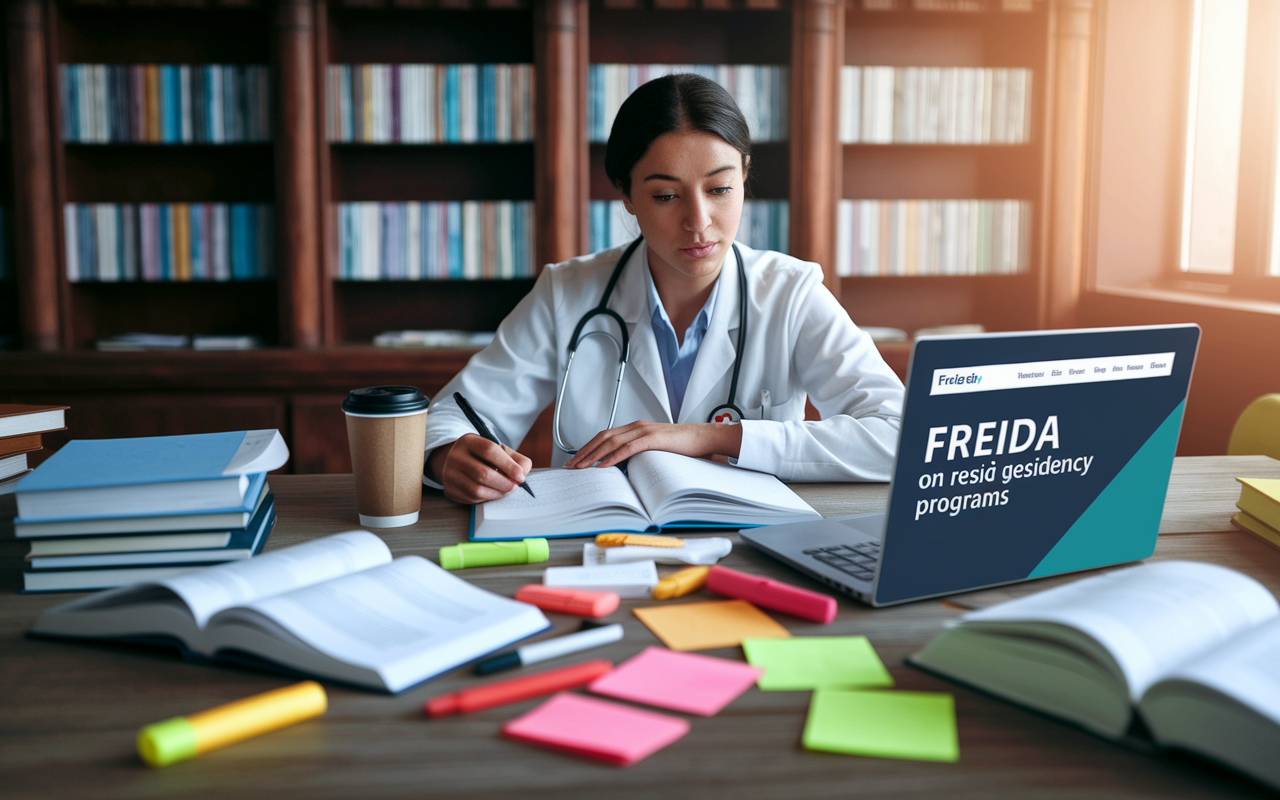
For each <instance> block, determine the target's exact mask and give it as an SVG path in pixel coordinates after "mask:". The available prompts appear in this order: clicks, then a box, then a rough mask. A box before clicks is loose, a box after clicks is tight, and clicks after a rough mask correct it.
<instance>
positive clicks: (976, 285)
mask: <svg viewBox="0 0 1280 800" xmlns="http://www.w3.org/2000/svg"><path fill="white" fill-rule="evenodd" d="M975 5H976V6H978V7H979V8H980V10H977V11H933V10H918V9H917V8H916V7H915V6H916V4H914V3H906V2H903V3H899V4H896V7H895V8H891V9H885V10H881V9H879V8H878V7H877V6H878V4H875V3H865V2H862V1H861V0H851V2H850V3H849V5H848V7H847V10H846V15H845V36H844V57H843V63H845V64H849V65H857V66H885V67H991V68H1023V69H1029V70H1030V71H1031V75H1032V82H1031V103H1030V109H1029V112H1028V113H1029V114H1030V120H1031V125H1030V128H1031V132H1030V139H1029V141H1028V142H1027V143H1025V144H843V145H842V146H841V148H840V151H839V157H840V160H841V168H840V172H841V178H842V189H841V197H843V198H845V199H850V200H947V199H965V200H967V199H976V200H1024V201H1028V202H1030V203H1031V208H1032V224H1031V247H1030V252H1031V259H1030V263H1029V264H1028V271H1027V272H1026V273H1024V274H1015V275H954V276H894V277H889V276H857V277H846V278H843V279H842V284H843V290H844V291H843V292H842V297H843V298H844V303H845V306H846V307H847V308H848V309H849V313H850V315H851V316H853V318H854V319H855V320H856V321H858V322H860V323H863V324H867V325H887V326H891V327H897V328H903V329H905V330H907V331H912V330H916V329H918V328H921V327H926V326H934V325H950V324H962V323H975V322H976V323H979V324H982V325H984V326H985V327H986V328H987V329H988V330H1018V329H1026V328H1034V327H1036V326H1037V324H1038V322H1039V309H1038V297H1039V278H1038V273H1039V272H1040V271H1041V270H1040V262H1041V260H1042V259H1041V258H1040V257H1039V254H1040V253H1041V252H1042V247H1043V241H1044V240H1043V231H1044V226H1043V222H1044V208H1045V207H1046V205H1047V201H1048V199H1049V198H1048V196H1047V194H1046V191H1045V190H1046V188H1047V187H1046V182H1045V163H1046V157H1047V154H1046V147H1047V141H1048V136H1047V125H1048V124H1049V121H1050V119H1051V117H1050V115H1049V113H1048V109H1050V108H1051V107H1052V103H1051V96H1050V91H1049V87H1050V83H1049V81H1048V78H1047V76H1048V75H1049V74H1050V72H1051V65H1052V59H1053V57H1054V48H1053V42H1052V36H1051V29H1052V18H1053V16H1052V15H1053V11H1052V9H1051V4H1050V3H1048V2H1034V3H1027V4H1015V6H1014V10H1006V9H1005V4H1004V3H1001V2H997V1H996V0H992V1H991V2H988V3H985V4H975ZM868 6H870V8H869V7H868Z"/></svg>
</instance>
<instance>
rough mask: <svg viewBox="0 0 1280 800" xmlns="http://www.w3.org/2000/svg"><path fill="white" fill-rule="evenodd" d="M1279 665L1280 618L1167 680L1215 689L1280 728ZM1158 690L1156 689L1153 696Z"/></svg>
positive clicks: (1185, 666) (1230, 643)
mask: <svg viewBox="0 0 1280 800" xmlns="http://www.w3.org/2000/svg"><path fill="white" fill-rule="evenodd" d="M1277 664H1280V617H1277V618H1275V619H1272V620H1271V621H1270V622H1267V623H1266V624H1264V625H1261V626H1259V627H1257V628H1254V629H1252V630H1249V631H1246V632H1244V633H1243V634H1241V635H1239V636H1237V637H1235V638H1234V639H1232V640H1231V641H1229V642H1227V643H1226V644H1224V645H1222V646H1221V647H1218V648H1215V649H1214V650H1213V651H1211V652H1207V653H1205V654H1203V655H1201V656H1199V657H1198V658H1194V659H1192V660H1190V661H1188V662H1187V663H1185V664H1183V665H1182V666H1180V667H1178V668H1177V669H1175V670H1173V671H1172V672H1171V673H1169V674H1168V675H1167V676H1166V679H1167V680H1175V681H1176V680H1183V681H1188V682H1191V683H1198V684H1201V685H1203V686H1208V687H1210V688H1212V689H1216V690H1217V691H1219V692H1221V693H1222V694H1225V695H1226V696H1227V697H1232V698H1235V699H1236V700H1237V701H1239V702H1240V703H1241V704H1242V705H1245V706H1248V707H1249V708H1252V709H1253V710H1255V711H1257V712H1258V713H1259V714H1262V715H1263V716H1264V717H1267V718H1268V719H1270V720H1271V721H1272V722H1274V723H1276V724H1277V725H1280V674H1277V672H1276V665H1277ZM1159 689H1160V687H1159V686H1157V687H1155V688H1154V689H1153V693H1154V692H1156V691H1159ZM1144 702H1145V701H1144Z"/></svg>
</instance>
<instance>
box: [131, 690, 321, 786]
mask: <svg viewBox="0 0 1280 800" xmlns="http://www.w3.org/2000/svg"><path fill="white" fill-rule="evenodd" d="M328 705H329V701H328V698H327V697H326V696H325V693H324V689H323V688H321V686H320V684H318V683H316V682H315V681H303V682H302V683H295V684H294V685H292V686H286V687H284V688H283V689H275V690H274V691H270V692H263V693H262V694H256V695H254V696H253V697H246V698H245V699H243V700H236V701H235V702H232V703H227V704H226V705H222V706H218V707H217V708H211V709H209V710H207V711H201V712H199V713H198V714H191V715H189V716H185V717H174V718H173V719H167V720H165V721H163V722H156V723H153V724H151V725H147V726H146V727H144V728H142V730H140V731H138V755H140V756H142V760H143V761H145V762H147V763H148V764H150V765H151V766H153V767H167V766H169V765H170V764H176V763H177V762H179V761H186V760H187V759H188V758H195V757H196V756H198V755H203V754H204V753H208V752H210V751H213V750H217V749H218V748H220V747H226V746H227V745H229V744H235V743H236V742H241V741H244V740H245V739H250V738H252V737H254V736H258V735H260V734H263V733H270V732H271V731H274V730H278V729H280V728H285V727H288V726H289V725H293V724H294V723H296V722H302V721H303V720H305V719H310V718H312V717H318V716H320V715H321V714H323V713H324V712H325V709H326V708H327V707H328Z"/></svg>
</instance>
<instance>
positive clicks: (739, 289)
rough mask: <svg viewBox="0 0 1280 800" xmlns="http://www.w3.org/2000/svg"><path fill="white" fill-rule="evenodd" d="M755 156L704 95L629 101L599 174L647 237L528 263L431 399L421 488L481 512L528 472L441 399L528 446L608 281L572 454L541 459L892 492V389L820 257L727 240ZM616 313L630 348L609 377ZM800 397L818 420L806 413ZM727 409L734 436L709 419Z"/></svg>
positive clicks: (579, 372) (580, 389)
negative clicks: (687, 464)
mask: <svg viewBox="0 0 1280 800" xmlns="http://www.w3.org/2000/svg"><path fill="white" fill-rule="evenodd" d="M749 164H750V138H749V135H748V131H747V124H746V121H745V120H744V119H743V117H742V113H741V112H740V111H739V110H738V107H737V105H736V104H735V103H734V101H733V99H732V97H731V96H730V95H729V94H728V92H726V91H725V90H724V89H723V88H721V87H720V86H719V85H717V84H716V83H714V82H712V81H709V80H706V79H704V78H700V77H698V76H695V75H673V76H667V77H664V78H659V79H656V80H654V81H650V82H649V83H646V84H644V85H643V86H641V87H640V88H639V89H637V90H636V91H635V92H634V93H632V95H631V96H630V97H629V98H628V99H627V100H626V102H625V103H623V105H622V107H621V109H620V110H619V112H618V116H617V118H616V119H615V121H614V124H613V128H612V130H611V132H610V135H609V143H608V145H607V149H606V155H605V171H606V173H607V174H608V176H609V179H610V180H611V181H612V182H613V184H614V185H615V186H617V187H618V189H619V191H620V192H621V193H622V198H623V202H624V203H625V204H626V208H627V211H628V212H630V213H631V214H633V215H635V218H636V222H637V223H638V226H639V228H640V233H641V237H642V239H641V240H637V242H634V243H632V246H630V247H626V248H623V247H619V248H614V249H612V250H606V251H602V252H599V253H595V254H592V255H589V256H583V257H581V258H576V259H572V260H570V261H566V262H563V263H560V264H552V265H549V266H548V267H546V268H545V269H544V270H543V271H542V274H541V275H540V276H539V278H538V280H537V283H536V284H535V285H534V288H533V290H532V291H531V292H530V293H529V294H528V295H527V296H526V297H525V298H524V299H523V300H521V301H520V304H519V305H517V306H516V308H515V310H514V311H512V312H511V314H510V315H509V316H508V317H507V318H506V319H505V320H503V322H502V324H501V325H500V326H499V328H498V332H497V336H496V337H495V338H494V340H493V343H492V344H490V345H489V346H488V347H486V348H485V349H484V350H483V351H482V352H480V353H478V354H476V355H475V357H473V358H472V359H471V361H470V362H469V363H468V364H467V366H466V367H465V368H464V369H463V370H462V372H460V373H458V375H457V376H456V377H454V379H453V380H451V381H450V382H449V384H448V385H447V386H445V387H444V389H443V390H441V392H440V393H439V395H437V397H436V400H435V402H433V403H432V404H431V411H430V413H429V414H428V415H427V444H426V449H427V453H426V463H425V468H424V471H423V480H424V482H425V483H427V484H428V485H432V486H437V487H442V488H443V489H444V492H445V494H446V495H447V496H449V497H451V498H453V499H454V500H457V501H459V502H463V503H476V502H482V501H485V500H491V499H495V498H498V497H501V496H503V495H505V494H507V493H508V492H510V491H512V490H513V489H514V488H515V487H516V486H517V485H518V484H519V483H520V482H521V481H523V480H524V477H525V475H526V474H527V473H528V472H529V469H530V467H531V462H530V461H529V459H528V458H526V457H525V456H524V455H522V454H520V453H517V452H515V451H514V450H512V449H511V448H509V447H505V446H499V445H496V444H493V443H492V442H489V441H487V440H485V439H483V438H481V437H480V436H477V435H476V432H475V429H474V428H473V427H472V426H471V424H470V423H469V422H468V421H467V418H466V417H465V416H464V414H463V413H462V411H461V410H460V409H459V408H458V406H457V404H456V403H455V401H454V399H453V393H454V392H461V394H462V395H463V396H464V397H466V398H467V399H468V400H469V401H470V403H471V405H472V406H473V407H474V408H475V410H476V411H477V412H478V413H479V414H480V415H481V416H483V417H484V418H485V419H486V420H488V422H489V425H490V427H491V428H492V430H493V432H494V433H495V434H496V435H497V436H498V438H500V439H502V440H503V441H505V442H519V441H521V440H523V438H524V436H525V434H526V433H527V432H528V430H529V428H530V427H531V426H532V425H533V423H534V421H535V420H536V419H537V417H538V415H539V414H540V413H541V412H542V411H543V409H545V408H546V407H547V406H548V405H550V404H551V403H552V402H554V401H555V399H556V394H557V390H558V389H559V387H560V384H561V381H562V380H564V375H565V368H566V364H567V362H568V360H569V356H570V342H571V340H572V338H573V336H574V330H575V328H576V327H577V326H578V324H579V321H580V320H581V319H582V318H583V316H584V315H585V314H587V313H588V312H589V311H591V310H592V309H594V308H596V307H597V306H598V305H599V304H601V298H602V297H603V296H604V295H605V293H606V289H607V287H608V285H609V283H610V278H611V276H613V275H614V274H615V273H616V275H617V277H616V282H615V285H614V286H613V289H612V291H611V292H609V293H608V294H609V296H608V300H607V304H606V307H607V308H608V309H610V310H612V311H613V312H615V313H616V314H617V317H613V316H611V315H607V314H596V315H594V316H593V317H592V318H591V320H590V321H589V322H588V323H587V324H586V325H585V326H584V331H583V335H581V336H580V337H579V340H578V348H577V350H576V355H575V356H574V360H573V366H572V370H571V372H570V374H569V376H568V379H567V381H566V383H565V386H564V390H563V399H562V401H561V402H562V406H561V408H560V413H559V415H558V427H557V434H558V437H559V441H560V443H561V444H563V445H564V447H565V448H566V449H565V450H560V449H557V451H556V452H555V454H554V456H553V461H554V463H555V464H557V465H563V466H565V467H568V468H578V469H584V468H591V467H611V466H613V465H616V464H618V463H620V462H621V461H623V460H625V459H627V458H629V457H630V456H632V455H635V454H636V453H638V452H641V451H643V450H667V451H670V452H675V453H682V454H685V455H689V456H695V457H720V458H723V459H727V460H728V462H729V463H730V464H735V465H736V466H739V467H742V468H745V469H752V470H758V471H762V472H769V473H772V474H774V475H777V476H778V477H779V478H782V479H784V480H801V481H845V480H848V481H886V480H888V479H889V477H890V471H891V469H892V466H893V460H894V450H895V447H896V445H897V439H898V429H899V425H900V420H901V414H902V397H903V389H902V384H901V382H900V381H899V380H898V378H897V376H895V375H894V373H893V372H892V370H890V369H889V367H888V366H887V365H886V364H885V363H884V360H883V359H882V358H881V357H880V354H879V352H878V351H877V350H876V348H875V345H874V344H873V343H872V342H871V339H870V337H869V336H867V335H866V334H865V333H863V332H862V331H860V330H858V328H857V327H856V326H855V325H854V324H853V322H852V321H851V320H850V319H849V316H848V314H847V313H846V312H845V310H844V309H843V308H842V307H841V306H840V304H839V303H838V302H837V301H836V299H835V298H834V297H833V296H832V295H831V293H830V292H829V291H827V289H826V287H825V286H823V283H822V270H821V268H820V267H819V266H818V265H817V264H813V263H808V262H804V261H800V260H798V259H795V258H792V257H790V256H787V255H784V254H782V253H776V252H772V251H762V250H753V249H751V248H749V247H746V246H744V245H741V244H737V243H735V242H734V237H735V235H736V233H737V230H738V222H739V220H740V218H741V215H742V202H743V198H744V192H743V187H744V183H745V181H746V175H747V169H748V167H749ZM627 251H630V252H629V255H627ZM624 255H627V257H626V258H625V260H623V256H624ZM743 278H745V285H743V282H742V279H743ZM744 306H745V311H746V321H745V324H746V326H747V327H746V330H745V331H743V330H742V325H743V324H744V321H743V319H742V311H743V307H744ZM618 319H620V320H621V321H622V323H623V324H625V326H626V336H627V339H629V359H628V363H627V366H626V369H625V373H624V377H623V380H622V382H621V384H620V385H619V384H618V383H617V382H616V377H617V373H618V363H619V345H620V343H621V340H622V338H623V336H622V333H623V332H622V331H621V330H620V329H619V324H618V322H617V320H618ZM591 331H601V332H607V333H608V334H609V336H610V337H611V338H605V337H604V336H586V335H585V334H586V333H589V332H591ZM744 333H745V337H744V336H743V334H744ZM739 345H741V346H739ZM735 377H736V380H735ZM735 384H736V385H735ZM615 391H616V393H617V410H616V413H615V415H614V418H613V421H612V422H613V424H612V426H611V425H610V424H609V423H610V411H611V409H612V408H613V402H614V394H615ZM731 395H732V397H731ZM806 398H807V399H809V400H811V401H812V402H813V405H814V407H815V408H816V409H817V410H818V413H819V414H820V415H821V417H822V419H821V421H806V420H805V419H804V416H805V400H806ZM730 410H732V411H733V412H736V413H725V412H726V411H730ZM739 414H740V415H741V422H740V423H739V424H722V422H724V421H730V422H737V417H738V416H739ZM713 418H715V419H719V420H721V422H716V421H712V420H713ZM569 451H576V452H572V453H571V452H569Z"/></svg>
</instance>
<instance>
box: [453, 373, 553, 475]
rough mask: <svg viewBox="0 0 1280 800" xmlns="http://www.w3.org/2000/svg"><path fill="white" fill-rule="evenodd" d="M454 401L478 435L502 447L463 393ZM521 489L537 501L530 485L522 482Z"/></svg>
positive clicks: (457, 395)
mask: <svg viewBox="0 0 1280 800" xmlns="http://www.w3.org/2000/svg"><path fill="white" fill-rule="evenodd" d="M453 399H454V400H456V401H457V402H458V408H460V409H462V413H463V414H466V415H467V419H468V420H470V421H471V424H472V426H473V427H475V429H476V433H478V434H480V435H481V436H483V437H484V438H486V439H488V440H489V441H491V442H493V443H494V444H496V445H499V446H501V445H502V442H500V441H498V437H497V436H494V435H493V431H491V430H489V426H488V425H485V424H484V420H482V419H480V415H479V414H477V413H476V410H475V409H474V408H472V407H471V404H470V403H468V402H467V398H465V397H463V396H462V393H461V392H454V393H453ZM520 488H521V489H524V490H525V491H526V492H528V493H529V496H530V497H532V498H535V499H536V498H537V495H536V494H534V493H533V490H532V489H530V488H529V484H528V483H527V482H525V481H521V482H520Z"/></svg>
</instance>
